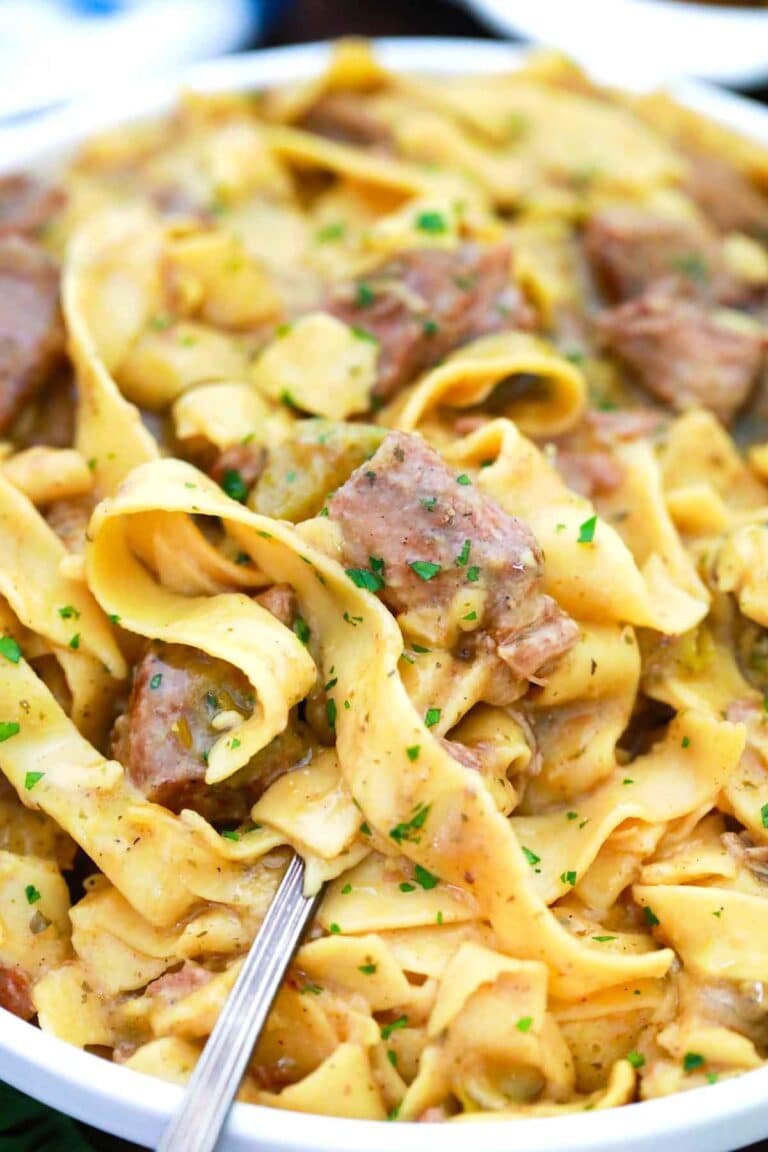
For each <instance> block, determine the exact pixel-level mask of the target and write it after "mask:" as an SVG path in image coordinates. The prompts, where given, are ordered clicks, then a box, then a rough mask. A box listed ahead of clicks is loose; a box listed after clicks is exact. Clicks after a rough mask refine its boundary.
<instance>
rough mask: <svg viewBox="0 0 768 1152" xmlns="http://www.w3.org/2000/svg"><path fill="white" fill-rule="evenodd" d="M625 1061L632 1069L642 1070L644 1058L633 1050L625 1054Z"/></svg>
mask: <svg viewBox="0 0 768 1152" xmlns="http://www.w3.org/2000/svg"><path fill="white" fill-rule="evenodd" d="M625 1059H626V1060H627V1061H628V1063H630V1064H631V1065H632V1067H633V1068H642V1066H643V1064H645V1056H643V1055H641V1054H640V1052H636V1051H635V1050H634V1048H633V1049H632V1051H631V1052H627V1055H626V1057H625Z"/></svg>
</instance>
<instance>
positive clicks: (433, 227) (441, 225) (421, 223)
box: [414, 212, 448, 236]
mask: <svg viewBox="0 0 768 1152" xmlns="http://www.w3.org/2000/svg"><path fill="white" fill-rule="evenodd" d="M414 223H415V224H416V227H417V228H418V229H419V231H420V232H427V233H429V234H430V235H432V236H439V235H440V234H441V233H443V232H447V231H448V223H447V221H446V219H445V216H443V214H442V212H420V213H419V214H418V216H417V217H416V220H415V221H414Z"/></svg>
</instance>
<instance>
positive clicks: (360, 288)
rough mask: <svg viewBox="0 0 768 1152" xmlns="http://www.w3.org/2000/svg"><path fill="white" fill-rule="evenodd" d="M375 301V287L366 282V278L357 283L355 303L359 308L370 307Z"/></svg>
mask: <svg viewBox="0 0 768 1152" xmlns="http://www.w3.org/2000/svg"><path fill="white" fill-rule="evenodd" d="M375 303H376V293H375V292H374V290H373V288H371V286H370V284H366V283H365V281H364V280H361V281H360V283H359V284H358V285H357V291H356V293H355V304H356V305H357V307H358V308H370V307H371V305H373V304H375Z"/></svg>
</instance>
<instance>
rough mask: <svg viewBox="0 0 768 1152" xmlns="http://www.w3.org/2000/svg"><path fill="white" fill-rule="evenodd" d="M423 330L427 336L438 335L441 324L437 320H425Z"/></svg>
mask: <svg viewBox="0 0 768 1152" xmlns="http://www.w3.org/2000/svg"><path fill="white" fill-rule="evenodd" d="M421 330H422V332H423V333H424V335H425V336H436V335H437V334H438V332H439V331H440V325H439V324H438V323H437V321H436V320H425V321H424V323H423V324H422V326H421Z"/></svg>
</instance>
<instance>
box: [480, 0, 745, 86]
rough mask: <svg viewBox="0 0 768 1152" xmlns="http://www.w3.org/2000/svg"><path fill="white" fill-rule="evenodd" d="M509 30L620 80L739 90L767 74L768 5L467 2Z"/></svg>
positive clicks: (652, 0) (670, 0) (635, 0)
mask: <svg viewBox="0 0 768 1152" xmlns="http://www.w3.org/2000/svg"><path fill="white" fill-rule="evenodd" d="M460 2H461V3H463V4H464V6H465V7H466V8H469V9H470V11H472V12H473V13H474V14H475V15H476V16H478V17H480V19H483V20H485V21H487V23H488V24H490V25H491V26H492V27H493V28H495V29H496V30H497V31H499V32H503V33H505V34H506V35H509V34H510V33H519V34H520V35H522V36H525V37H527V38H528V39H531V40H536V41H538V42H539V43H542V44H551V45H553V46H554V47H555V48H561V49H563V50H564V51H566V52H568V53H569V54H570V55H571V56H573V57H574V58H575V59H577V60H579V61H580V62H581V63H583V64H585V65H586V66H587V67H589V68H599V69H600V70H601V72H604V73H605V74H606V75H607V76H608V75H609V76H610V77H611V78H613V79H614V80H615V81H616V83H624V82H625V78H626V75H627V73H632V74H636V75H639V76H643V75H644V76H645V77H649V76H651V75H653V76H655V77H656V78H657V79H658V80H663V79H666V78H667V77H674V76H698V77H699V78H700V79H705V80H717V81H718V82H719V83H721V84H733V85H735V86H737V87H739V86H747V85H751V84H759V83H760V82H761V81H764V80H765V79H766V78H768V9H766V8H733V7H729V6H728V5H725V4H691V3H682V2H681V0H536V2H535V3H531V2H530V0H460Z"/></svg>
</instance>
